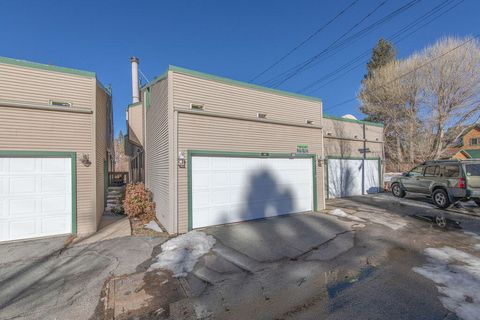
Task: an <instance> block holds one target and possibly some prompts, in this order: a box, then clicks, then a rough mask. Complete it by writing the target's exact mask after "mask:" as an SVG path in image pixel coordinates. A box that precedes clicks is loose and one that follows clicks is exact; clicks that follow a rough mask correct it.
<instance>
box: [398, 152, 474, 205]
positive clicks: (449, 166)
mask: <svg viewBox="0 0 480 320" xmlns="http://www.w3.org/2000/svg"><path fill="white" fill-rule="evenodd" d="M391 190H392V194H393V195H394V196H395V197H399V198H403V197H405V195H406V193H407V192H414V193H423V194H426V195H429V196H431V197H432V200H433V203H434V204H435V205H436V206H437V207H439V208H442V209H445V208H448V207H449V206H450V205H452V204H454V203H456V202H458V201H468V200H474V201H475V203H476V204H477V205H478V206H480V159H479V160H438V161H428V162H425V163H422V164H421V165H419V166H417V167H415V168H413V169H412V170H410V171H409V172H406V173H403V174H402V176H400V177H395V178H393V179H392V181H391Z"/></svg>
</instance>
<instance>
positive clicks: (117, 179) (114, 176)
mask: <svg viewBox="0 0 480 320" xmlns="http://www.w3.org/2000/svg"><path fill="white" fill-rule="evenodd" d="M126 184H128V172H109V173H108V185H109V186H124V185H126Z"/></svg>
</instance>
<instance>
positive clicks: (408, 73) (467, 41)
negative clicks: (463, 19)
mask: <svg viewBox="0 0 480 320" xmlns="http://www.w3.org/2000/svg"><path fill="white" fill-rule="evenodd" d="M478 37H480V33H478V34H476V35H475V36H474V37H472V38H470V39H468V40H465V41H464V42H462V43H461V44H459V45H458V46H456V47H455V48H453V49H450V50H448V51H447V52H444V53H442V54H441V55H438V56H436V57H434V58H432V59H430V60H428V61H427V62H425V63H423V64H421V65H419V66H418V67H416V68H414V69H412V70H410V71H408V72H405V73H403V74H401V75H399V76H398V77H396V78H395V79H393V80H390V81H388V82H387V83H385V84H382V85H380V87H377V88H373V89H372V90H373V91H376V90H378V89H379V88H384V89H386V87H385V86H387V85H389V84H391V83H393V82H395V81H397V80H400V79H401V78H403V77H406V76H408V75H410V74H411V73H413V72H415V71H417V70H419V69H421V68H423V67H425V66H426V65H428V64H430V63H432V62H434V61H436V60H438V59H440V58H442V57H444V56H446V55H447V54H449V53H451V52H453V51H455V50H457V49H459V48H461V47H463V46H465V45H466V44H468V43H470V42H472V41H473V40H475V39H476V38H478ZM356 99H357V97H354V98H351V99H348V100H345V101H342V102H340V103H337V104H334V105H332V106H329V107H327V108H325V109H324V110H330V109H333V108H335V107H338V106H341V105H344V104H346V103H349V102H351V101H354V100H356Z"/></svg>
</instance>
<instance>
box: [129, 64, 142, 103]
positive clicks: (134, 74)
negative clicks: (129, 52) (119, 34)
mask: <svg viewBox="0 0 480 320" xmlns="http://www.w3.org/2000/svg"><path fill="white" fill-rule="evenodd" d="M130 61H131V63H132V103H137V102H139V101H140V99H139V90H138V61H139V60H138V58H137V57H131V58H130Z"/></svg>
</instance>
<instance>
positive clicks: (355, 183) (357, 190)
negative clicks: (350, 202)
mask: <svg viewBox="0 0 480 320" xmlns="http://www.w3.org/2000/svg"><path fill="white" fill-rule="evenodd" d="M363 161H365V175H363V168H362V166H363ZM379 178H380V177H379V168H378V160H376V159H373V160H370V159H368V160H360V159H328V195H329V198H341V197H350V196H357V195H361V194H362V183H364V185H365V188H364V190H365V193H366V194H367V193H377V192H379V186H380V180H379ZM362 181H363V182H362Z"/></svg>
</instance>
